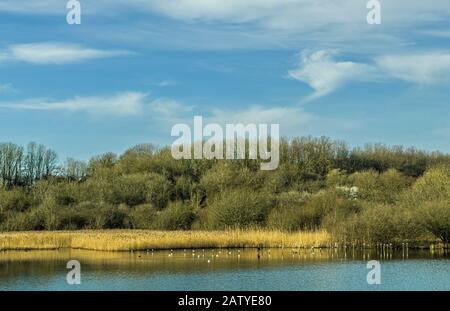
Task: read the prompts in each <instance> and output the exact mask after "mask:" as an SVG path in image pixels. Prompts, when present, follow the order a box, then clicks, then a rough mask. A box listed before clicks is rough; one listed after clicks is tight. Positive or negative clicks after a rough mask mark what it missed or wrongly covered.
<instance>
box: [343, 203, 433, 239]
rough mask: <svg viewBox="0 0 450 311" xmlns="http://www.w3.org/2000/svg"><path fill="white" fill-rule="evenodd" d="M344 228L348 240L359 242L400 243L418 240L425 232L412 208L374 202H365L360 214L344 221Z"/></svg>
mask: <svg viewBox="0 0 450 311" xmlns="http://www.w3.org/2000/svg"><path fill="white" fill-rule="evenodd" d="M342 228H344V229H345V230H344V231H345V234H346V239H347V240H350V241H355V240H359V242H363V241H365V242H380V243H398V242H400V241H414V240H417V239H419V238H421V237H423V234H424V231H423V229H422V227H421V225H420V220H419V219H418V218H417V215H415V214H414V213H412V212H411V210H410V208H405V207H402V206H396V205H385V204H373V203H370V204H365V205H364V208H363V211H362V212H361V213H360V214H358V215H354V216H353V217H350V218H349V219H348V220H347V221H345V222H343V225H342ZM341 233H342V232H341Z"/></svg>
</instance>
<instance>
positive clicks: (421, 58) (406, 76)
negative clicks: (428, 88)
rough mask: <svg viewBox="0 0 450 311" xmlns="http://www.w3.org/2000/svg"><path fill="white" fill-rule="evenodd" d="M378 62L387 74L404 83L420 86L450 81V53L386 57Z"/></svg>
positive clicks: (380, 58) (378, 59)
mask: <svg viewBox="0 0 450 311" xmlns="http://www.w3.org/2000/svg"><path fill="white" fill-rule="evenodd" d="M376 62H377V65H378V66H379V68H380V69H381V70H383V71H384V72H385V73H386V74H388V75H391V76H393V77H395V78H397V79H401V80H404V81H408V82H412V83H416V84H420V85H432V84H439V83H445V82H448V81H450V53H445V52H431V53H422V54H402V55H385V56H381V57H379V58H377V60H376Z"/></svg>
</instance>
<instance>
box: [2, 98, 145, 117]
mask: <svg viewBox="0 0 450 311" xmlns="http://www.w3.org/2000/svg"><path fill="white" fill-rule="evenodd" d="M146 96H147V94H145V93H139V92H124V93H119V94H116V95H113V96H105V97H101V96H93V97H74V98H72V99H67V100H63V101H47V100H38V99H32V100H26V101H21V102H0V108H6V109H16V110H46V111H57V110H62V111H69V112H88V113H92V114H98V115H100V114H106V115H118V116H130V115H138V114H140V113H142V112H143V110H144V108H145V105H146V101H145V98H146Z"/></svg>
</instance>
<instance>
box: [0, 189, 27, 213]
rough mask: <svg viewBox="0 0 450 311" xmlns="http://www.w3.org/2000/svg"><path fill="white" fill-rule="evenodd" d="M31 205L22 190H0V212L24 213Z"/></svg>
mask: <svg viewBox="0 0 450 311" xmlns="http://www.w3.org/2000/svg"><path fill="white" fill-rule="evenodd" d="M31 204H32V202H31V199H30V197H29V196H28V195H27V194H26V193H25V191H24V190H22V189H17V188H16V189H12V190H3V189H1V188H0V212H10V211H11V212H25V211H26V210H27V209H29V208H30V207H31Z"/></svg>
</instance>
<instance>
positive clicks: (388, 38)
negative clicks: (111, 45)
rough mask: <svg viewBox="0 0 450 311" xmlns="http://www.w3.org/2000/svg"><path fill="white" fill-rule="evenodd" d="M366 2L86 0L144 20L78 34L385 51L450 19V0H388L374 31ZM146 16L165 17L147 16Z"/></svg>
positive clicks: (182, 43)
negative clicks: (135, 14)
mask: <svg viewBox="0 0 450 311" xmlns="http://www.w3.org/2000/svg"><path fill="white" fill-rule="evenodd" d="M65 3H66V1H64V0H39V1H17V0H0V11H6V12H13V13H19V14H31V15H36V14H52V15H58V16H59V15H64V14H65V13H66V12H67V9H66V8H65ZM366 3H367V1H364V0H361V1H355V0H264V1H261V0H246V1H242V0H226V1H224V0H96V1H82V12H83V14H86V15H90V14H96V15H101V16H103V17H104V16H114V15H119V14H124V12H126V13H135V12H139V17H137V18H136V20H133V21H132V22H131V24H130V22H129V21H127V22H121V21H119V20H114V23H108V24H106V25H105V26H104V27H102V25H99V24H95V26H90V25H85V26H84V27H83V29H80V30H79V31H82V32H84V34H85V35H86V36H90V37H93V38H96V37H98V38H103V37H104V36H108V37H109V38H113V39H115V40H123V41H129V40H136V41H137V42H139V44H140V45H141V46H143V45H146V46H147V47H152V48H155V46H157V47H163V48H197V49H211V48H217V49H227V48H230V46H233V48H244V49H260V48H265V49H267V48H277V47H278V48H280V47H281V48H283V47H287V48H299V47H300V46H304V45H305V44H307V43H311V42H314V43H319V44H321V46H320V47H318V48H320V49H323V48H328V47H329V43H333V44H334V45H335V46H337V45H339V47H340V48H341V49H344V48H348V49H352V51H354V50H355V49H360V50H364V51H370V52H373V51H374V49H382V48H383V47H384V48H386V44H387V43H388V44H389V45H388V46H389V49H390V50H391V51H392V49H394V48H403V47H404V44H405V43H411V36H410V35H409V34H410V33H411V29H416V30H419V31H420V29H421V28H423V27H424V26H425V27H427V29H430V28H431V27H432V26H430V25H438V24H441V25H442V23H441V22H444V23H445V22H446V21H448V20H449V17H450V6H449V5H448V0H428V1H423V0H384V1H382V20H383V23H382V25H380V26H379V27H377V28H374V27H371V25H367V22H366V14H367V12H368V10H367V9H366ZM144 14H147V15H152V16H153V15H155V14H157V15H160V16H162V17H165V18H166V19H164V18H162V19H161V18H159V17H158V18H156V19H155V18H151V16H149V17H148V18H147V17H146V16H144ZM155 20H157V21H156V22H155ZM173 20H175V21H179V22H180V23H182V24H179V23H173V22H172V21H173ZM167 21H168V22H167ZM134 22H135V23H134ZM155 25H156V26H157V28H158V31H155ZM93 27H95V28H93ZM412 27H414V28H412ZM112 29H115V30H112ZM180 33H181V34H180ZM162 34H163V35H162ZM183 34H186V35H183ZM136 37H137V39H136ZM155 42H157V43H158V45H155ZM149 43H151V44H149ZM383 44H384V45H383Z"/></svg>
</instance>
